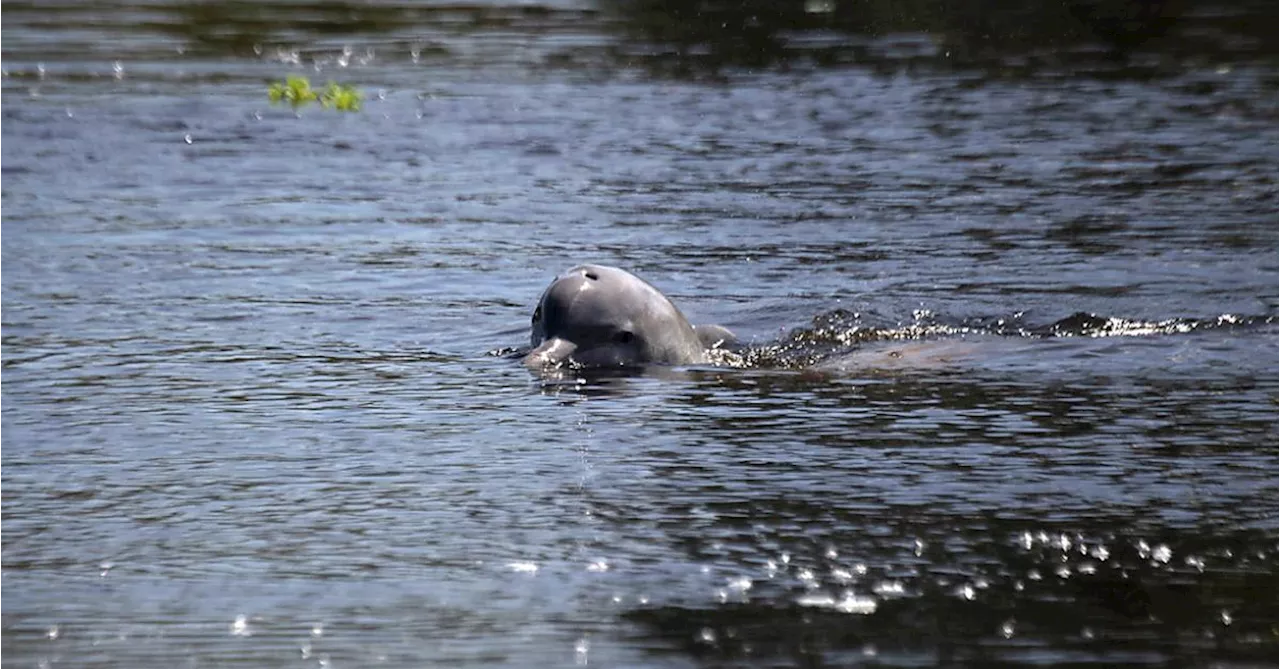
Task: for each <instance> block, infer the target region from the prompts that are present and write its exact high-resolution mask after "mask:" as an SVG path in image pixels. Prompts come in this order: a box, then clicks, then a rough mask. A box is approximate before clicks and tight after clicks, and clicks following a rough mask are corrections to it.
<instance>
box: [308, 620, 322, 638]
mask: <svg viewBox="0 0 1280 669" xmlns="http://www.w3.org/2000/svg"><path fill="white" fill-rule="evenodd" d="M311 636H314V637H320V636H324V624H323V623H316V624H315V625H312V626H311Z"/></svg>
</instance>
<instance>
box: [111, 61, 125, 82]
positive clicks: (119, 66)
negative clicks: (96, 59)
mask: <svg viewBox="0 0 1280 669" xmlns="http://www.w3.org/2000/svg"><path fill="white" fill-rule="evenodd" d="M111 72H112V75H113V76H114V77H115V78H116V79H124V64H123V63H121V62H120V61H118V60H117V61H116V62H114V63H112V64H111Z"/></svg>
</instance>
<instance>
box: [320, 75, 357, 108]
mask: <svg viewBox="0 0 1280 669" xmlns="http://www.w3.org/2000/svg"><path fill="white" fill-rule="evenodd" d="M363 99H364V96H363V95H361V94H360V91H358V90H356V89H355V88H354V87H352V86H342V85H340V84H335V83H333V82H332V81H331V82H329V85H328V86H326V87H325V89H324V93H323V94H322V95H321V96H320V104H321V105H323V106H324V108H325V109H328V108H329V107H333V108H334V109H337V110H338V111H360V101H361V100H363Z"/></svg>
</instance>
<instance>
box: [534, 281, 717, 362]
mask: <svg viewBox="0 0 1280 669" xmlns="http://www.w3.org/2000/svg"><path fill="white" fill-rule="evenodd" d="M733 343H736V339H735V338H734V336H733V333H732V332H730V331H729V330H727V329H725V328H722V327H720V326H718V325H703V326H698V327H694V326H693V325H690V324H689V321H688V319H686V318H685V317H684V314H682V313H680V310H679V309H677V308H676V305H674V304H672V303H671V300H669V299H667V296H666V295H663V294H662V293H661V292H660V291H659V290H658V289H657V288H654V287H653V286H651V285H649V284H648V283H647V282H645V281H644V280H642V279H640V278H639V277H637V276H635V275H634V274H631V273H630V272H627V271H625V270H621V269H618V268H616V267H607V266H605V265H579V266H577V267H574V268H573V269H570V270H568V271H567V272H565V273H563V274H561V275H560V276H558V277H556V279H555V280H554V281H552V283H551V285H550V286H548V287H547V289H546V290H545V291H544V292H543V293H542V298H541V299H540V300H539V301H538V307H537V308H536V309H535V310H534V312H533V322H532V327H531V329H530V345H531V346H532V347H533V350H531V351H530V352H529V353H528V354H527V355H525V357H524V364H525V366H527V367H529V368H530V369H535V370H537V369H547V368H555V367H559V366H562V365H566V364H567V365H573V366H579V367H619V366H636V365H645V364H661V365H691V364H700V363H706V362H707V361H708V358H707V351H708V350H709V349H715V348H719V347H721V346H724V345H726V344H733Z"/></svg>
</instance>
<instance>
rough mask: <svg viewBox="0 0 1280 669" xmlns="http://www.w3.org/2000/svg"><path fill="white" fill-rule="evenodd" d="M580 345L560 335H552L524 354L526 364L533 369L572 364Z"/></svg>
mask: <svg viewBox="0 0 1280 669" xmlns="http://www.w3.org/2000/svg"><path fill="white" fill-rule="evenodd" d="M577 350H578V345H577V344H575V343H573V342H571V341H569V340H567V339H561V338H559V337H552V338H550V339H548V340H546V341H544V342H542V343H541V344H539V345H538V347H537V348H535V349H533V350H532V351H529V353H528V354H527V355H525V356H524V361H523V362H524V366H525V367H528V368H529V369H533V370H541V369H548V368H556V367H564V366H566V365H569V364H572V362H573V353H574V351H577Z"/></svg>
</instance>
